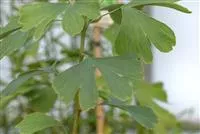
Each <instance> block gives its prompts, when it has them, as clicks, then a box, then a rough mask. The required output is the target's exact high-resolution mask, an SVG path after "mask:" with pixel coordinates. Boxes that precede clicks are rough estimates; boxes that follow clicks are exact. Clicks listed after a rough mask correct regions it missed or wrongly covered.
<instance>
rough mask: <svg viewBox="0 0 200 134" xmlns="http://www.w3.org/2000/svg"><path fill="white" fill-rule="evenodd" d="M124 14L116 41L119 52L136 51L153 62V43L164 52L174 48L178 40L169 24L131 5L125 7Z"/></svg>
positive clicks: (146, 59) (147, 60)
mask: <svg viewBox="0 0 200 134" xmlns="http://www.w3.org/2000/svg"><path fill="white" fill-rule="evenodd" d="M122 16H123V18H122V23H121V26H120V32H119V34H118V36H117V39H116V42H115V44H116V51H117V52H118V53H120V54H123V53H132V52H134V53H137V54H138V55H139V56H141V57H143V58H144V60H145V61H146V62H151V61H152V53H151V45H150V44H151V43H153V44H154V45H155V46H156V47H157V48H158V49H159V50H160V51H162V52H169V51H170V50H172V48H173V46H174V45H175V43H176V41H175V35H174V32H173V31H172V30H171V29H170V28H169V27H168V26H166V25H165V24H163V23H161V22H159V21H156V20H155V19H153V18H151V17H148V16H147V15H146V14H144V13H143V12H141V11H139V10H137V9H133V8H130V7H126V8H123V12H122ZM127 20H128V21H127Z"/></svg>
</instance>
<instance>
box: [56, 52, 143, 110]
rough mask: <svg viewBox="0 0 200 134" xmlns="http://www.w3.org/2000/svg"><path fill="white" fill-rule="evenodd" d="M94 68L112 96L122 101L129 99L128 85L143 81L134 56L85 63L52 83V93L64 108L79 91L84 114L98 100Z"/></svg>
mask: <svg viewBox="0 0 200 134" xmlns="http://www.w3.org/2000/svg"><path fill="white" fill-rule="evenodd" d="M95 68H99V69H100V71H101V72H102V74H103V76H104V78H105V80H106V82H107V83H108V85H109V86H110V88H111V90H112V93H113V94H114V95H115V96H117V97H118V98H121V99H128V98H130V97H131V96H132V88H131V81H134V80H139V79H142V76H143V72H142V69H141V64H140V61H139V60H137V59H136V57H134V56H119V57H113V58H100V59H86V60H85V61H83V62H81V63H80V64H78V65H75V66H73V67H71V68H70V69H68V70H66V71H65V72H63V73H61V74H59V75H58V76H57V77H56V78H55V80H54V82H53V87H54V89H55V91H56V92H57V94H58V95H59V96H60V98H61V99H63V100H64V101H65V102H66V104H69V103H70V102H71V101H72V100H73V98H74V96H75V94H76V92H77V91H78V89H80V105H81V108H82V109H84V110H85V109H89V108H92V107H94V106H95V104H96V100H97V96H98V94H97V90H96V84H95Z"/></svg>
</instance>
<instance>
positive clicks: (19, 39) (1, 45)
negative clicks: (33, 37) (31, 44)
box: [0, 31, 28, 59]
mask: <svg viewBox="0 0 200 134" xmlns="http://www.w3.org/2000/svg"><path fill="white" fill-rule="evenodd" d="M27 37H28V34H27V33H24V32H21V31H17V32H15V33H12V34H10V35H8V36H6V37H5V38H4V39H3V40H1V41H0V59H2V58H3V57H4V56H7V55H10V54H11V53H12V52H14V51H15V50H17V49H19V48H20V47H22V46H23V45H24V44H25V42H26V40H27Z"/></svg>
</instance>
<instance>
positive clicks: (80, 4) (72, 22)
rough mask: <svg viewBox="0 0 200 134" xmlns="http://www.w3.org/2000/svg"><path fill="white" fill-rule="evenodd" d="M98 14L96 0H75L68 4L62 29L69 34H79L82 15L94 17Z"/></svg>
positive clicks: (98, 7)
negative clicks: (75, 0)
mask: <svg viewBox="0 0 200 134" xmlns="http://www.w3.org/2000/svg"><path fill="white" fill-rule="evenodd" d="M99 15H100V6H99V2H98V1H97V0H94V1H87V2H86V1H77V2H75V3H74V4H72V5H69V6H68V7H67V9H66V11H65V15H64V18H63V22H62V25H63V29H64V30H65V31H66V32H67V33H69V34H71V35H73V36H74V35H76V34H79V33H80V32H81V31H82V29H83V27H84V23H85V21H84V16H85V17H87V18H88V19H95V18H97V17H98V16H99Z"/></svg>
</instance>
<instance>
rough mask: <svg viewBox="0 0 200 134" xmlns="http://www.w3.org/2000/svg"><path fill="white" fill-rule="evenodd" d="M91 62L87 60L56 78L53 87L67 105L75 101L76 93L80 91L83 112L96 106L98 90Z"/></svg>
mask: <svg viewBox="0 0 200 134" xmlns="http://www.w3.org/2000/svg"><path fill="white" fill-rule="evenodd" d="M91 62H92V61H91V60H85V61H84V62H82V63H80V64H78V65H75V66H73V67H71V68H70V69H68V70H66V71H65V72H63V73H61V74H60V75H58V76H57V77H56V78H55V80H54V82H53V87H54V89H55V91H56V93H57V94H58V95H59V97H60V98H61V99H62V100H64V101H65V103H66V104H69V103H70V102H71V101H73V99H74V96H75V94H76V92H77V91H78V90H80V106H81V108H82V109H83V110H87V109H89V108H92V107H94V106H95V105H96V100H97V90H96V86H95V80H94V77H95V74H94V68H93V66H92V64H91Z"/></svg>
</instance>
